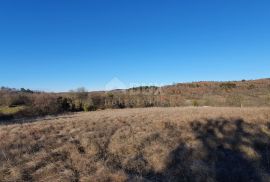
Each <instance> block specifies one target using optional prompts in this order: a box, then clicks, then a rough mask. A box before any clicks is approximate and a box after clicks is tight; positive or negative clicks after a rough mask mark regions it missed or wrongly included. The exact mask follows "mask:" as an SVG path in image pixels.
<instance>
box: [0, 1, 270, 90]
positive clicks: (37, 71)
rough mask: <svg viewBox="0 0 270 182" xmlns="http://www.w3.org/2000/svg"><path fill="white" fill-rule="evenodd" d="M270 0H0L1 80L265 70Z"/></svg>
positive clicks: (101, 80) (154, 78)
mask: <svg viewBox="0 0 270 182" xmlns="http://www.w3.org/2000/svg"><path fill="white" fill-rule="evenodd" d="M269 9H270V1H269V0H258V1H254V0H204V1H202V0H188V1H187V0H169V1H168V0H166V1H165V0H163V1H161V0H79V1H75V0H62V1H60V0H32V1H30V0H23V1H22V0H3V1H1V2H0V85H3V86H10V87H16V88H21V87H25V88H31V89H39V90H46V91H67V90H69V89H73V88H77V87H80V86H84V87H86V88H88V89H89V90H102V89H104V88H105V87H106V84H107V83H108V82H109V81H110V80H111V79H113V78H114V77H117V78H119V79H120V80H121V81H122V82H123V83H124V84H126V85H127V86H130V85H133V84H136V85H139V84H142V85H144V84H156V85H159V84H171V83H173V82H189V81H198V80H241V79H256V78H265V77H270V72H269V70H270V11H269Z"/></svg>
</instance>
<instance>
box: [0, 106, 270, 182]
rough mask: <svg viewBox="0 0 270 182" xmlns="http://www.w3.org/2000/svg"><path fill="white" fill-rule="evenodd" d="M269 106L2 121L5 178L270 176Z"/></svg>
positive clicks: (1, 176)
mask: <svg viewBox="0 0 270 182" xmlns="http://www.w3.org/2000/svg"><path fill="white" fill-rule="evenodd" d="M269 143H270V109H269V108H222V107H221V108H213V107H205V108H199V107H186V108H144V109H126V110H106V111H97V112H87V113H77V114H72V115H62V116H57V117H52V116H50V117H45V118H43V119H41V120H37V121H36V122H34V123H25V124H11V125H2V126H0V161H1V163H0V181H63V182H64V181H82V182H83V181H97V182H98V181H100V182H103V181H118V182H121V181H136V182H137V181H221V182H222V181H224V182H227V181H243V182H247V181H256V182H262V181H270V146H269Z"/></svg>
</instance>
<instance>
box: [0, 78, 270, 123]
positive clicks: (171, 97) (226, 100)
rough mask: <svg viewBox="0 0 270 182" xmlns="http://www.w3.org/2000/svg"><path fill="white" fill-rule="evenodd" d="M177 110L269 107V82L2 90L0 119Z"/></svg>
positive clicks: (6, 88)
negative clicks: (124, 110)
mask: <svg viewBox="0 0 270 182" xmlns="http://www.w3.org/2000/svg"><path fill="white" fill-rule="evenodd" d="M178 106H233V107H248V106H270V79H260V80H249V81H246V80H242V81H232V82H193V83H180V84H174V85H170V86H164V87H155V86H144V87H137V88H130V89H127V90H114V91H110V92H87V90H86V89H84V88H79V89H76V90H74V91H70V92H67V93H46V92H39V91H32V90H29V89H24V88H22V89H11V88H8V87H1V90H0V119H1V120H7V119H14V118H23V117H37V116H44V115H53V114H60V113H64V112H79V111H96V110H103V109H119V108H142V107H178Z"/></svg>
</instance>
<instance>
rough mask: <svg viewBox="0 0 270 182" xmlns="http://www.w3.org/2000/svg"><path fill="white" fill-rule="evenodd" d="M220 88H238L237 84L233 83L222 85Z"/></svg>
mask: <svg viewBox="0 0 270 182" xmlns="http://www.w3.org/2000/svg"><path fill="white" fill-rule="evenodd" d="M219 86H220V87H221V88H223V89H226V90H228V89H233V88H236V84H235V83H231V82H227V83H221V84H220V85H219Z"/></svg>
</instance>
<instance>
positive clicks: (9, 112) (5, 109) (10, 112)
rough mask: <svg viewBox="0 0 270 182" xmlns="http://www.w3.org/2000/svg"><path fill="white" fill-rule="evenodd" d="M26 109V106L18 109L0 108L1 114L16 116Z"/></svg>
mask: <svg viewBox="0 0 270 182" xmlns="http://www.w3.org/2000/svg"><path fill="white" fill-rule="evenodd" d="M24 109H25V106H17V107H0V113H2V114H6V115H11V114H16V113H18V112H19V111H22V110H24Z"/></svg>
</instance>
